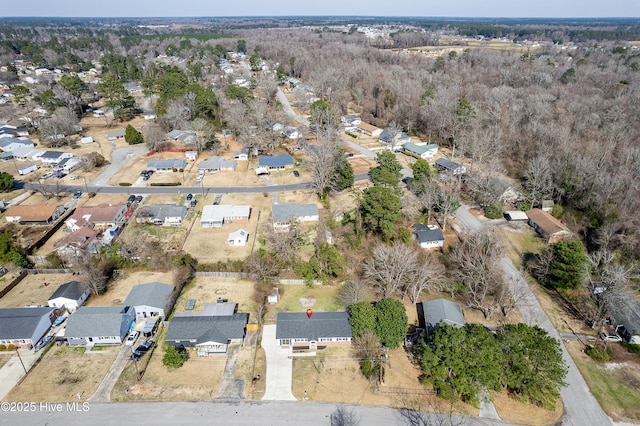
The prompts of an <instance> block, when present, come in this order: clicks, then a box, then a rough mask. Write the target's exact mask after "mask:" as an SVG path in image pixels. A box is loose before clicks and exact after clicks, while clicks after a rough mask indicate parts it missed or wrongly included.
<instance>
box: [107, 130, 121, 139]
mask: <svg viewBox="0 0 640 426" xmlns="http://www.w3.org/2000/svg"><path fill="white" fill-rule="evenodd" d="M124 134H125V129H114V130H107V140H109V141H114V140H116V139H122V138H124Z"/></svg>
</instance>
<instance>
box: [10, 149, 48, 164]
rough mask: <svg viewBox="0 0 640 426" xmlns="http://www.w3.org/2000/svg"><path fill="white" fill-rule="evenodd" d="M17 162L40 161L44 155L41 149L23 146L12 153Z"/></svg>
mask: <svg viewBox="0 0 640 426" xmlns="http://www.w3.org/2000/svg"><path fill="white" fill-rule="evenodd" d="M11 153H12V154H13V156H14V157H15V158H16V160H30V161H38V160H39V159H40V156H41V155H42V154H44V151H42V150H41V149H33V148H31V147H29V146H23V147H19V148H16V149H14V150H13V151H11Z"/></svg>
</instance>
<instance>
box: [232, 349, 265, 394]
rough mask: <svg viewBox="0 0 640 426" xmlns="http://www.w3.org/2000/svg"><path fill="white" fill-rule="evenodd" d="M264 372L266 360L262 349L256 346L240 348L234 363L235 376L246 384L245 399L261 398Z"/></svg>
mask: <svg viewBox="0 0 640 426" xmlns="http://www.w3.org/2000/svg"><path fill="white" fill-rule="evenodd" d="M254 360H255V362H254ZM266 374H267V362H266V357H265V354H264V349H262V348H257V350H256V347H255V346H252V347H243V348H241V349H240V352H239V353H238V362H237V364H236V377H237V378H240V379H244V380H245V383H246V384H247V387H246V389H245V392H246V395H247V399H250V400H260V399H262V397H263V395H264V390H265V385H266V381H265V379H264V378H265V377H266ZM254 377H256V378H257V380H255V381H254V380H252V379H253V378H254Z"/></svg>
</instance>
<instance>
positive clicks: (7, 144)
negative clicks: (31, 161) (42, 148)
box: [0, 137, 35, 152]
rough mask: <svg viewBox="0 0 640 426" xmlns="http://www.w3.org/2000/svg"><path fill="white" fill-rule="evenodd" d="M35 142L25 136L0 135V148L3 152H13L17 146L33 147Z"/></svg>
mask: <svg viewBox="0 0 640 426" xmlns="http://www.w3.org/2000/svg"><path fill="white" fill-rule="evenodd" d="M34 147H35V144H34V143H33V141H32V140H31V139H27V138H15V137H0V149H1V150H2V151H3V152H14V151H15V150H17V149H19V148H29V149H33V148H34Z"/></svg>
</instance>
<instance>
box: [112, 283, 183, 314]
mask: <svg viewBox="0 0 640 426" xmlns="http://www.w3.org/2000/svg"><path fill="white" fill-rule="evenodd" d="M172 304H173V286H172V285H169V284H163V283H160V282H157V281H156V282H152V283H147V284H138V285H136V286H134V287H133V288H132V289H131V291H130V292H129V295H128V296H127V298H126V299H125V301H124V305H125V306H131V307H133V309H134V310H135V311H136V318H151V317H161V318H164V317H166V315H167V314H168V313H169V310H170V309H171V307H172Z"/></svg>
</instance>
